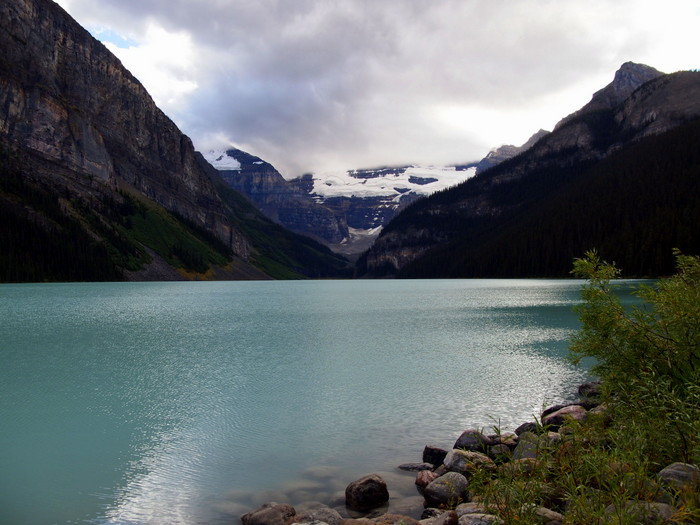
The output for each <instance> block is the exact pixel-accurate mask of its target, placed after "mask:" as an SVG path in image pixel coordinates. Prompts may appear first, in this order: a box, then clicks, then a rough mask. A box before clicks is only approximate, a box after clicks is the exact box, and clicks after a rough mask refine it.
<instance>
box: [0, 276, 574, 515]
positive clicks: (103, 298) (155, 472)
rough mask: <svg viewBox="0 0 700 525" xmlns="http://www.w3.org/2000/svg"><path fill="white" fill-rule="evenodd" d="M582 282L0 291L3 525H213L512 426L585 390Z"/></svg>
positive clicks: (325, 492) (326, 491) (328, 491)
mask: <svg viewBox="0 0 700 525" xmlns="http://www.w3.org/2000/svg"><path fill="white" fill-rule="evenodd" d="M579 287H580V283H579V282H577V281H530V280H517V281H511V280H497V281H469V280H455V281H316V282H256V283H245V282H233V283H231V282H227V283H101V284H54V285H3V286H0V319H2V331H1V332H0V357H2V362H3V367H2V369H1V370H0V396H1V397H0V420H2V421H3V431H2V433H1V434H0V473H1V474H0V498H2V499H1V500H0V521H1V522H3V523H4V522H8V523H10V522H11V523H52V522H76V521H79V522H82V521H85V520H88V521H92V522H96V523H103V522H113V523H148V522H159V523H160V522H169V523H192V522H196V521H202V522H213V521H216V519H218V518H222V519H223V518H230V514H234V515H237V514H238V513H240V511H241V509H244V508H246V506H247V505H248V506H249V505H254V504H256V503H258V502H257V501H256V496H254V495H253V494H254V493H255V492H257V491H264V490H268V489H270V490H285V496H290V495H292V496H290V497H297V498H304V497H306V498H309V497H310V496H311V495H313V496H314V497H315V498H322V497H325V498H332V497H333V494H334V493H335V492H337V491H338V490H341V491H342V489H343V488H344V487H345V485H346V484H347V483H348V482H349V481H351V480H352V479H354V478H355V477H357V476H360V475H364V474H366V473H368V472H369V471H381V470H384V471H387V472H389V474H387V475H388V476H391V475H392V474H391V472H392V471H393V469H394V467H395V465H397V464H398V463H402V462H406V461H417V460H419V459H420V453H421V452H422V449H423V446H424V445H425V444H426V443H431V444H434V445H438V446H448V445H450V444H451V442H452V441H453V440H454V438H455V437H456V436H457V435H458V434H459V433H460V432H461V431H462V430H463V429H464V428H467V427H486V428H490V426H492V425H494V424H499V422H500V425H502V426H503V428H506V429H507V428H514V427H515V426H517V425H518V424H519V423H520V422H522V421H523V419H525V418H528V416H529V415H530V414H534V413H537V412H539V410H540V409H541V407H542V406H543V405H544V404H547V403H551V402H556V401H559V400H561V399H562V398H564V397H567V396H569V395H570V394H571V393H573V391H574V388H575V386H576V384H577V383H579V382H581V381H582V380H583V379H584V378H585V371H584V370H581V369H577V368H574V367H572V366H571V365H570V364H568V363H567V362H566V361H565V360H564V356H565V355H566V352H567V342H566V341H567V338H568V336H569V334H570V333H571V330H573V329H575V327H576V319H575V315H574V314H573V313H572V311H571V308H572V306H573V305H574V304H575V303H576V302H577V301H578V290H579ZM329 473H332V474H329ZM401 479H405V477H404V478H401ZM396 484H397V486H400V484H401V481H400V480H397V481H396ZM411 484H412V481H411V483H410V484H409V486H410V485H411ZM411 490H412V489H411ZM259 503H261V502H259Z"/></svg>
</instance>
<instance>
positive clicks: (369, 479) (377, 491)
mask: <svg viewBox="0 0 700 525" xmlns="http://www.w3.org/2000/svg"><path fill="white" fill-rule="evenodd" d="M387 501H389V490H388V489H387V486H386V482H385V481H384V480H383V479H382V478H381V476H379V475H378V474H370V475H369V476H365V477H363V478H360V479H358V480H355V481H353V482H352V483H350V484H349V485H348V486H347V487H346V489H345V504H346V505H347V506H348V507H349V508H350V509H352V510H359V511H365V510H369V509H373V508H375V507H379V506H380V505H382V504H384V503H386V502H387ZM244 525H245V524H244Z"/></svg>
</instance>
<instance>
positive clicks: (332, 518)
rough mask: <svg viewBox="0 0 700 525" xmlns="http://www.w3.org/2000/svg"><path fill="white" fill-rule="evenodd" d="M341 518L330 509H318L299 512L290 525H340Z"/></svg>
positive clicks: (336, 512)
mask: <svg viewBox="0 0 700 525" xmlns="http://www.w3.org/2000/svg"><path fill="white" fill-rule="evenodd" d="M341 521H343V517H342V516H341V515H340V513H339V512H338V511H337V510H334V509H332V508H330V507H318V508H314V509H308V510H305V511H301V512H299V513H298V514H297V515H296V516H294V517H293V518H292V519H291V521H290V523H314V522H324V523H327V524H328V525H340V522H341Z"/></svg>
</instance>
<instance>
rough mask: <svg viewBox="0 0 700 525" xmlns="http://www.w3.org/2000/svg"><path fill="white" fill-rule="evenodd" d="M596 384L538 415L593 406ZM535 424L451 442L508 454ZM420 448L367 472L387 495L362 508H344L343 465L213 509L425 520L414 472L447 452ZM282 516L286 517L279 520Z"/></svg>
mask: <svg viewBox="0 0 700 525" xmlns="http://www.w3.org/2000/svg"><path fill="white" fill-rule="evenodd" d="M598 384H599V383H597V382H595V381H592V382H588V383H584V384H582V385H580V386H579V388H578V390H579V392H578V396H573V395H572V396H570V397H571V398H573V400H572V401H569V402H564V403H561V404H557V405H551V406H549V407H547V408H545V409H544V410H543V412H542V415H541V416H542V418H544V417H550V416H552V415H554V418H555V419H553V421H561V418H562V417H563V416H562V415H561V414H559V415H557V414H556V413H557V412H559V411H560V410H562V409H566V410H564V412H567V411H568V410H571V409H570V408H568V407H576V406H578V407H584V406H585V407H588V408H586V409H585V410H586V411H588V410H589V409H590V410H592V409H594V408H595V407H596V406H598V402H597V401H596V400H595V397H596V396H598V390H597V389H596V387H595V386H594V385H598ZM556 418H558V419H556ZM536 426H537V424H536V423H535V422H534V421H529V422H523V423H522V424H521V425H520V426H519V427H517V428H516V429H513V430H511V431H502V432H501V433H500V435H499V434H488V435H486V434H483V433H482V432H481V431H480V430H476V429H469V430H464V431H463V432H462V434H461V435H460V437H459V438H458V440H457V441H456V442H455V448H458V447H456V445H458V444H459V443H460V440H462V442H463V443H462V444H465V443H466V442H467V441H472V438H473V439H475V440H476V441H479V440H482V438H485V439H486V442H487V443H489V445H488V446H489V447H494V446H495V445H504V446H506V447H508V449H509V451H510V453H511V454H512V453H513V452H514V451H515V450H516V448H517V445H518V443H519V436H520V435H521V434H523V433H531V432H532V430H534V429H535V427H536ZM494 429H495V427H494ZM470 436H471V437H470ZM501 441H503V442H501ZM506 443H507V444H506ZM466 445H467V446H470V447H472V448H477V449H479V448H480V449H483V448H484V447H481V446H480V445H478V444H476V445H474V443H471V444H469V443H466ZM496 450H499V449H496ZM422 452H423V454H422V458H421V454H420V451H417V452H416V457H415V458H414V459H416V460H418V459H420V461H416V462H413V463H402V464H398V465H395V466H394V468H393V469H392V470H391V471H385V470H379V471H375V472H373V473H371V474H370V473H368V474H367V475H368V476H370V475H377V476H379V477H380V478H381V479H382V480H383V481H384V482H385V483H386V486H387V489H388V495H389V496H388V499H387V500H386V501H385V502H383V503H381V504H379V505H376V506H373V507H372V508H370V509H367V510H357V509H353V508H351V507H350V506H348V504H347V494H346V491H347V488H348V484H351V483H353V482H354V481H353V480H352V479H347V478H345V477H343V473H342V467H333V466H323V465H321V466H318V467H311V468H309V469H307V470H306V471H304V472H303V473H302V477H300V478H299V479H297V480H295V481H291V482H287V483H286V484H285V485H284V486H283V487H281V488H280V489H278V490H265V491H260V492H243V491H237V492H235V493H231V494H229V496H230V497H229V498H227V500H226V501H222V502H219V503H218V504H217V506H216V509H217V510H218V511H221V512H223V513H225V514H227V515H228V516H230V517H231V518H233V519H234V522H235V523H242V524H243V525H287V524H291V523H314V525H322V524H323V523H326V524H327V525H340V524H341V522H342V521H344V520H357V519H361V520H363V521H365V520H381V517H382V516H386V517H389V516H400V517H403V518H407V519H408V520H411V521H413V520H415V521H419V520H421V519H423V520H425V519H428V518H427V517H426V509H430V507H429V506H427V502H426V499H425V497H424V495H422V494H421V492H422V491H421V487H419V486H418V485H417V483H418V481H417V476H418V474H419V473H420V472H425V471H438V472H439V471H440V469H441V468H443V467H444V465H443V461H444V458H445V456H447V454H448V452H449V451H448V450H446V449H442V448H440V447H436V446H434V445H432V444H426V446H425V448H424V450H423V451H422ZM501 452H503V451H501ZM431 454H433V456H432V457H433V461H434V462H433V463H431V462H430V461H427V459H430V457H429V456H430V455H431ZM435 454H437V456H435ZM365 477H366V476H365ZM360 479H363V478H360ZM355 481H357V480H355ZM318 496H321V497H318ZM236 497H237V498H241V500H242V499H245V500H248V502H249V503H248V505H246V504H245V503H242V502H241V501H240V500H239V501H236V502H234V501H233V498H236ZM280 513H281V514H280ZM428 514H429V513H428ZM281 515H284V516H286V517H284V518H282V517H281ZM320 515H325V517H326V519H327V520H330V521H323V520H322V519H319V516H320ZM314 516H315V517H314ZM299 520H301V521H299ZM405 523H407V522H405ZM346 525H351V524H350V523H348V524H346Z"/></svg>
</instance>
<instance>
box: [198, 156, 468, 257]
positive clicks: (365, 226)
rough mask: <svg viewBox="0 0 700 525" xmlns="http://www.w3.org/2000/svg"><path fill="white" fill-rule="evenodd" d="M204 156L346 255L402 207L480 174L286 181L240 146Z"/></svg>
mask: <svg viewBox="0 0 700 525" xmlns="http://www.w3.org/2000/svg"><path fill="white" fill-rule="evenodd" d="M203 156H204V158H205V159H206V160H207V161H208V162H209V163H210V164H211V165H212V166H214V167H215V168H216V169H217V170H219V173H220V174H221V176H222V177H223V179H224V180H225V181H226V182H227V183H228V184H229V185H230V186H231V187H233V188H234V189H236V190H238V191H240V192H242V193H243V194H244V195H246V196H247V197H248V198H249V199H250V200H251V201H252V202H253V203H254V204H255V205H256V206H257V207H258V208H259V209H260V210H262V211H263V212H264V213H265V214H266V215H267V216H268V217H270V218H271V219H273V220H274V221H276V222H278V223H280V224H282V225H283V226H286V227H287V228H289V229H291V230H293V231H296V232H298V233H301V234H304V235H308V236H310V237H313V238H315V239H318V240H321V241H323V242H324V243H326V244H327V245H329V246H330V247H331V248H333V249H334V250H335V251H337V252H339V253H343V254H345V255H348V256H353V255H356V254H358V253H360V252H362V251H364V250H365V249H366V248H367V247H369V245H370V244H371V242H372V241H373V240H374V238H376V237H377V235H379V233H380V231H381V229H382V227H383V226H384V225H385V224H387V223H388V222H389V221H390V220H391V219H392V218H393V217H394V215H396V213H398V211H399V210H400V209H401V208H403V207H405V206H406V205H408V204H410V203H411V202H413V201H415V200H416V199H418V198H420V197H423V196H425V195H430V194H431V193H434V192H436V191H439V190H442V189H445V188H448V187H450V186H454V185H455V184H459V183H460V182H462V181H464V180H466V179H468V178H469V177H471V176H473V175H474V174H475V173H476V168H474V167H463V168H456V167H454V166H451V167H441V166H401V167H384V168H377V169H363V170H352V171H348V172H339V173H338V172H337V173H326V174H323V175H312V174H307V175H304V176H302V177H298V178H295V179H292V180H286V179H285V178H284V177H282V175H281V174H280V173H279V172H278V171H277V170H276V169H275V168H274V167H273V166H272V165H271V164H270V163H268V162H265V161H264V160H262V159H260V158H259V157H256V156H254V155H250V154H249V153H246V152H245V151H241V150H239V149H221V150H210V151H208V152H206V153H204V154H203Z"/></svg>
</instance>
